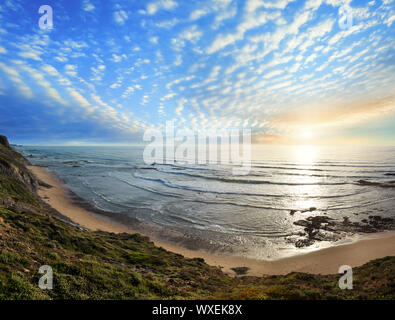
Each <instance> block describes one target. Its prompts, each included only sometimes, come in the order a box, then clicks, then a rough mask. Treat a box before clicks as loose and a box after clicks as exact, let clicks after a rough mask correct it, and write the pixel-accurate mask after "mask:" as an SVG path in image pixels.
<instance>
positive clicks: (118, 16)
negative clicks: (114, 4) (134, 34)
mask: <svg viewBox="0 0 395 320" xmlns="http://www.w3.org/2000/svg"><path fill="white" fill-rule="evenodd" d="M113 17H114V20H115V22H116V23H118V24H120V25H123V24H124V23H125V21H126V20H128V14H127V13H126V11H125V10H119V11H115V12H114V13H113Z"/></svg>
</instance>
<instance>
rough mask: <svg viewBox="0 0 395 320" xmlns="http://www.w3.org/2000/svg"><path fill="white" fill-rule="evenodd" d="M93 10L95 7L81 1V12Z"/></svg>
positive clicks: (87, 0) (85, 0) (86, 1)
mask: <svg viewBox="0 0 395 320" xmlns="http://www.w3.org/2000/svg"><path fill="white" fill-rule="evenodd" d="M94 9H95V6H94V5H93V4H92V3H91V2H89V0H83V1H82V10H84V11H93V10H94Z"/></svg>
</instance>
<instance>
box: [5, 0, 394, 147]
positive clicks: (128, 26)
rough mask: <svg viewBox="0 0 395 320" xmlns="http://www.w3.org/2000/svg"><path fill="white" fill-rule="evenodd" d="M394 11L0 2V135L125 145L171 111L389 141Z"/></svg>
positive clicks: (197, 118) (202, 124) (289, 135)
mask: <svg viewBox="0 0 395 320" xmlns="http://www.w3.org/2000/svg"><path fill="white" fill-rule="evenodd" d="M44 4H46V5H49V6H51V8H52V10H53V28H52V29H41V28H40V26H39V20H40V18H41V17H42V16H43V14H44V13H39V8H40V6H42V5H44ZM394 20H395V2H394V1H393V0H373V1H366V0H365V1H356V0H354V1H350V0H306V1H299V0H273V1H272V0H246V1H236V0H209V1H203V0H202V1H181V0H152V1H151V0H149V1H141V0H139V1H120V0H116V1H113V0H108V1H99V0H82V1H77V0H68V1H59V0H57V1H51V0H46V1H45V2H43V1H36V0H29V1H27V0H25V1H21V0H12V1H11V0H6V1H1V3H0V134H5V135H7V136H8V137H9V138H10V140H11V142H13V143H22V144H62V145H63V144H65V145H87V144H101V143H103V144H106V143H126V144H128V143H139V142H141V141H142V135H143V133H144V132H145V130H147V129H148V128H159V129H162V128H163V127H164V126H165V123H166V121H174V123H175V125H176V128H177V129H183V128H189V129H193V130H199V129H214V130H215V129H223V128H240V129H241V128H250V129H251V130H252V137H253V141H254V142H255V143H273V144H295V143H296V144H298V143H310V144H373V145H395V99H394V96H395V57H394V53H395V50H394V49H395V21H394Z"/></svg>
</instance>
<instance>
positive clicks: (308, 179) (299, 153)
mask: <svg viewBox="0 0 395 320" xmlns="http://www.w3.org/2000/svg"><path fill="white" fill-rule="evenodd" d="M317 157H318V150H317V147H316V146H311V145H301V146H295V147H294V149H293V154H292V158H293V161H294V163H295V165H296V166H297V167H298V168H300V169H303V171H302V172H301V173H303V175H295V176H294V178H293V179H294V181H293V182H294V183H296V184H300V185H299V186H298V188H296V189H293V196H294V199H293V203H292V208H295V209H297V210H306V209H309V208H313V207H314V208H317V209H318V208H319V207H320V203H319V201H318V199H316V198H311V197H310V196H312V195H314V194H320V191H319V189H320V188H321V187H322V186H320V185H318V184H316V183H317V182H320V178H318V177H316V176H315V174H314V173H315V171H314V170H310V169H314V167H313V166H314V164H315V162H316V161H317ZM321 205H322V203H321Z"/></svg>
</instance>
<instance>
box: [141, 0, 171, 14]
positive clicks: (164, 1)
mask: <svg viewBox="0 0 395 320" xmlns="http://www.w3.org/2000/svg"><path fill="white" fill-rule="evenodd" d="M177 6H178V3H177V2H175V1H174V0H159V1H154V2H151V3H149V4H148V5H147V9H146V12H147V13H148V14H149V15H154V14H155V13H157V12H158V11H159V10H171V9H174V8H175V7H177Z"/></svg>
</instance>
